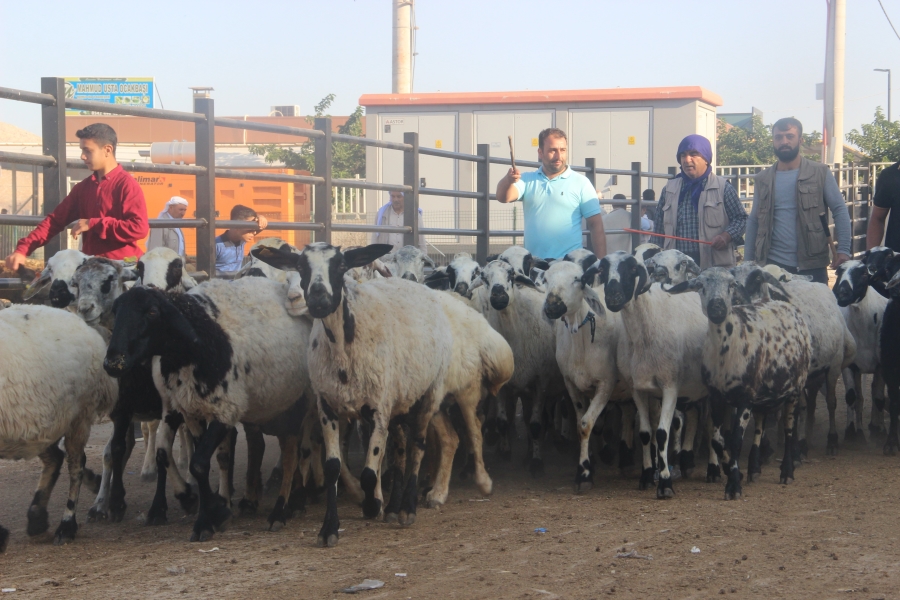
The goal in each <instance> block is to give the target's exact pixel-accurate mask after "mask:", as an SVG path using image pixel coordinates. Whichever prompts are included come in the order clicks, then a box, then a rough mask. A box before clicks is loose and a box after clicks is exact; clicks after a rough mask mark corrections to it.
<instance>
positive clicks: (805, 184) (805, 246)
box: [755, 158, 831, 271]
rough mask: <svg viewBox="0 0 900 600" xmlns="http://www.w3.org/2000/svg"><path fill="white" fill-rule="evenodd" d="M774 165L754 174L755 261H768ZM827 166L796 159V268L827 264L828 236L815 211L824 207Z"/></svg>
mask: <svg viewBox="0 0 900 600" xmlns="http://www.w3.org/2000/svg"><path fill="white" fill-rule="evenodd" d="M775 167H776V165H772V166H771V167H769V168H768V169H766V170H765V171H763V172H762V173H759V174H757V175H756V177H755V187H756V202H757V222H758V223H759V229H758V231H757V234H756V262H758V263H759V264H761V265H764V264H766V263H767V262H768V258H769V248H771V246H772V218H773V215H774V214H775V201H774V197H773V196H774V194H773V190H774V189H775ZM830 176H831V173H830V172H829V171H828V166H827V165H824V164H822V163H816V162H812V161H811V160H808V159H806V158H804V159H802V160H801V161H800V172H799V173H798V174H797V268H798V269H800V270H801V271H803V270H806V269H818V268H821V267H825V266H827V265H828V262H829V261H828V238H826V237H825V231H824V230H823V229H822V221H821V220H820V219H819V214H820V213H823V212H825V211H826V207H825V178H826V177H830Z"/></svg>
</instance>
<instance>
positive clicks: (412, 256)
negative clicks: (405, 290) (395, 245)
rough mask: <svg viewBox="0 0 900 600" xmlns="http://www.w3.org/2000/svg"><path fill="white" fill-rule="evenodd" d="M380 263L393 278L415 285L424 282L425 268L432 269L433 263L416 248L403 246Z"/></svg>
mask: <svg viewBox="0 0 900 600" xmlns="http://www.w3.org/2000/svg"><path fill="white" fill-rule="evenodd" d="M382 261H383V262H384V266H385V267H387V269H388V271H390V273H391V275H393V276H394V277H400V278H401V279H408V280H409V281H415V282H417V283H424V282H425V267H426V266H428V267H431V268H434V261H433V260H431V258H430V257H429V256H428V255H427V254H425V253H424V252H422V250H421V248H419V247H418V246H403V247H402V248H400V249H398V250H395V251H394V252H391V253H390V254H387V255H385V256H384V258H383V259H382ZM373 262H374V261H373Z"/></svg>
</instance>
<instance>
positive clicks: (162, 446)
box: [147, 410, 197, 525]
mask: <svg viewBox="0 0 900 600" xmlns="http://www.w3.org/2000/svg"><path fill="white" fill-rule="evenodd" d="M182 425H184V416H183V415H182V414H181V413H179V412H178V411H174V410H170V411H168V412H166V416H165V418H163V419H162V420H160V422H159V429H158V430H157V432H156V441H157V447H156V471H157V478H156V494H155V495H154V497H153V504H152V505H151V506H150V510H149V511H148V512H147V525H162V524H164V523H166V521H167V519H166V512H167V511H168V503H167V502H166V480H167V478H168V475H169V474H171V475H172V488H173V492H174V493H175V498H176V499H177V500H178V501H179V502H180V503H181V507H182V508H183V509H184V512H185V513H187V514H191V513H193V512H194V511H195V510H197V496H196V494H194V493H193V492H192V491H191V489H190V487H189V486H188V485H187V483H186V482H185V480H184V479H183V478H182V476H181V473H180V472H179V471H178V466H177V465H176V464H175V460H174V455H173V454H172V445H173V443H174V441H175V432H176V431H178V428H179V427H182Z"/></svg>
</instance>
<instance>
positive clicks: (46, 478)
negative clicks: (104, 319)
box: [0, 305, 117, 552]
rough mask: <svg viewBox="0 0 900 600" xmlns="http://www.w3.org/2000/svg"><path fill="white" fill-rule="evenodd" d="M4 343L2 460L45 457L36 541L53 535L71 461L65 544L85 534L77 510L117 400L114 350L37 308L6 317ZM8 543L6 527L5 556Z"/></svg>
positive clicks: (61, 539) (1, 319)
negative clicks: (95, 428)
mask: <svg viewBox="0 0 900 600" xmlns="http://www.w3.org/2000/svg"><path fill="white" fill-rule="evenodd" d="M0 339H2V340H3V344H0V382H2V384H0V459H4V460H23V459H24V460H27V459H31V458H34V457H36V456H37V457H40V459H41V462H42V463H43V469H42V472H41V478H40V482H39V484H38V488H37V491H36V492H35V494H34V499H33V500H32V503H31V507H30V508H29V509H28V528H27V532H28V535H30V536H35V535H39V534H41V533H44V532H45V531H47V529H48V528H49V522H48V515H47V503H48V501H49V500H50V494H51V492H52V491H53V487H54V484H55V483H56V479H57V477H58V476H59V472H60V469H61V468H62V463H63V459H64V458H65V459H66V460H67V462H68V471H69V495H68V500H67V501H66V508H65V511H64V512H63V518H62V521H61V522H60V525H59V527H58V528H57V530H56V533H55V535H54V541H55V543H57V544H61V543H65V542H67V541H69V540H71V539H73V538H74V537H75V533H76V532H77V530H78V524H77V522H76V519H75V511H76V508H77V504H78V496H79V492H80V490H81V484H82V476H83V465H84V460H85V456H84V447H85V444H86V443H87V441H88V437H89V435H90V432H91V424H92V423H94V422H95V421H96V420H98V419H99V418H100V417H102V416H104V415H106V414H107V413H108V412H109V411H110V409H111V408H112V407H113V404H114V403H115V400H116V394H117V385H116V382H115V380H113V379H112V378H110V377H109V376H107V375H106V373H104V372H103V355H104V353H105V351H106V344H105V342H104V340H103V338H102V337H101V336H100V335H99V333H97V331H95V330H94V329H92V328H91V327H89V326H88V325H87V324H85V322H84V321H82V320H81V319H79V318H78V317H77V316H76V315H74V314H72V313H70V312H68V311H62V310H58V309H56V308H52V307H47V306H30V305H16V306H12V307H10V308H7V309H5V310H3V311H0ZM60 438H65V441H64V445H65V454H63V451H62V450H60V449H59V447H58V444H59V440H60ZM8 540H9V532H8V531H7V530H6V529H4V528H3V527H0V552H2V551H3V550H5V549H6V545H7V543H8Z"/></svg>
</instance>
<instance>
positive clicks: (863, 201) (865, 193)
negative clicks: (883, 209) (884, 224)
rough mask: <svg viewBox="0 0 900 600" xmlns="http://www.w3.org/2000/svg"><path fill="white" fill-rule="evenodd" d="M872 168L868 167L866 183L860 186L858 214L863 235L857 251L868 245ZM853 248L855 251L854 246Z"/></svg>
mask: <svg viewBox="0 0 900 600" xmlns="http://www.w3.org/2000/svg"><path fill="white" fill-rule="evenodd" d="M872 179H873V178H872V168H871V167H869V170H868V172H867V177H866V183H865V184H864V185H863V186H862V190H861V191H862V198H860V206H859V208H860V211H859V212H860V214H861V215H862V217H863V227H861V228H860V231H861V235H862V236H863V237H862V239H861V240H860V242H861V245H860V246H859V248H860V250H858V251H859V252H865V250H866V248H868V247H869V217H870V215H871V213H872V210H871V207H870V206H871V205H870V195H871V193H872ZM853 250H854V257H855V252H856V251H857V250H856V248H854V249H853Z"/></svg>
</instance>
